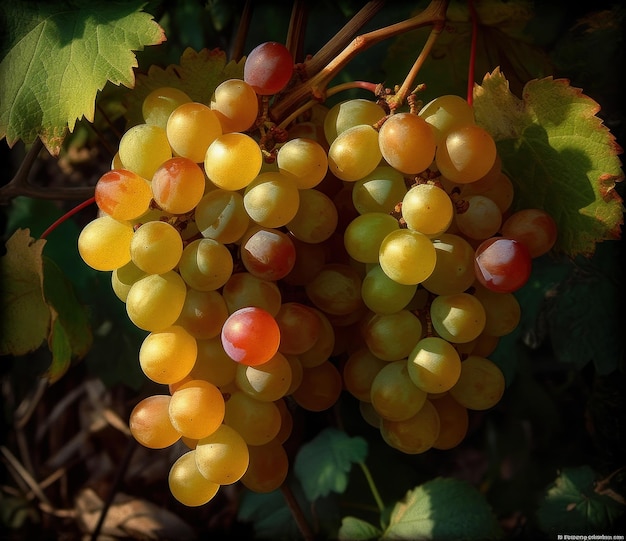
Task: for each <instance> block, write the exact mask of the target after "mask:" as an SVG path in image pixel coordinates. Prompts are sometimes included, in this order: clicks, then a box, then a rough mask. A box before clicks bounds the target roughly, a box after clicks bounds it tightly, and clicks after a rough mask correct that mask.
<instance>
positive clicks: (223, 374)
mask: <svg viewBox="0 0 626 541" xmlns="http://www.w3.org/2000/svg"><path fill="white" fill-rule="evenodd" d="M238 366H239V364H238V363H236V362H235V361H233V360H232V359H231V358H230V357H229V356H228V354H227V353H226V351H224V346H222V340H221V338H220V336H219V335H218V336H216V337H214V338H210V339H208V340H198V356H197V357H196V362H195V364H194V365H193V368H192V369H191V372H189V376H188V377H190V378H191V379H203V380H205V381H208V382H210V383H212V384H213V385H215V386H216V387H224V386H226V385H228V384H230V383H233V382H234V381H235V375H236V373H237V367H238Z"/></svg>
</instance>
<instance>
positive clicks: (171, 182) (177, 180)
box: [151, 157, 205, 214]
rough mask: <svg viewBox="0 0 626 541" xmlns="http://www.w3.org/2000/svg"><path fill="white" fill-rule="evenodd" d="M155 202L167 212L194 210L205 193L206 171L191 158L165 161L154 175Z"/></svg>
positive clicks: (152, 184) (153, 193) (178, 212)
mask: <svg viewBox="0 0 626 541" xmlns="http://www.w3.org/2000/svg"><path fill="white" fill-rule="evenodd" d="M151 186H152V195H153V197H154V202H155V203H156V204H157V205H158V206H159V207H160V208H162V209H163V210H164V211H166V212H170V213H171V214H183V213H185V212H189V211H191V210H193V209H194V208H195V207H196V205H197V204H198V202H199V201H200V199H201V198H202V196H203V195H204V189H205V181H204V173H203V171H202V169H200V167H199V166H198V164H197V163H194V162H193V161H192V160H190V159H189V158H183V157H176V158H171V159H169V160H166V161H165V162H163V163H162V164H161V165H160V166H159V168H158V169H157V170H156V171H155V173H154V175H153V176H152V183H151Z"/></svg>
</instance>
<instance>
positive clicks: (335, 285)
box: [305, 263, 363, 316]
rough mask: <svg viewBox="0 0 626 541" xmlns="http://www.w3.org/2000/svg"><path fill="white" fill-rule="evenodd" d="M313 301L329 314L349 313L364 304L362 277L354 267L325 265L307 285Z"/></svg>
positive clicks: (308, 293) (337, 264) (306, 289)
mask: <svg viewBox="0 0 626 541" xmlns="http://www.w3.org/2000/svg"><path fill="white" fill-rule="evenodd" d="M305 291H306V294H307V296H308V297H309V299H310V300H311V302H313V304H314V305H315V306H316V307H317V308H319V309H320V310H322V311H323V312H326V313H328V314H333V315H338V316H341V315H347V314H351V313H353V312H356V311H358V310H359V309H360V308H361V307H362V306H363V300H362V298H361V277H360V275H359V273H358V272H357V271H356V270H355V269H354V268H352V267H350V266H348V265H345V264H341V263H329V264H328V265H324V267H323V268H322V270H321V271H320V272H319V273H318V274H317V276H316V277H315V278H314V279H313V280H312V281H311V282H309V283H308V284H307V285H306V286H305Z"/></svg>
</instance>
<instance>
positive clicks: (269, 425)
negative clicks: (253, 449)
mask: <svg viewBox="0 0 626 541" xmlns="http://www.w3.org/2000/svg"><path fill="white" fill-rule="evenodd" d="M235 378H236V376H235ZM280 423H281V415H280V410H279V409H278V406H277V405H276V404H275V403H274V402H272V401H264V400H259V399H257V398H253V397H252V396H250V395H249V394H247V393H244V392H243V391H235V392H233V393H232V394H231V395H230V397H229V398H228V400H227V401H226V412H225V414H224V424H226V425H228V426H230V427H231V428H233V429H234V430H236V431H237V433H238V434H239V435H240V436H241V437H242V438H243V439H244V441H245V442H246V443H247V444H248V445H263V444H265V443H268V442H269V441H271V440H273V439H274V438H275V437H276V435H277V434H278V432H279V430H280Z"/></svg>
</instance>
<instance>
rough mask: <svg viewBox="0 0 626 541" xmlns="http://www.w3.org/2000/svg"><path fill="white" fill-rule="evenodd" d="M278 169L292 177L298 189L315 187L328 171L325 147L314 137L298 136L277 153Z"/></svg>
mask: <svg viewBox="0 0 626 541" xmlns="http://www.w3.org/2000/svg"><path fill="white" fill-rule="evenodd" d="M276 163H277V164H278V170H279V171H280V172H281V173H282V174H283V175H286V176H289V177H290V178H292V179H293V180H294V181H295V183H296V186H297V187H298V189H300V190H303V189H307V188H314V187H315V186H317V185H318V184H319V183H320V182H322V180H323V179H324V177H325V176H326V172H327V171H328V156H327V155H326V150H325V149H324V147H323V146H322V145H321V144H320V143H318V142H317V141H314V140H313V139H308V138H303V137H297V138H295V139H291V140H289V141H287V142H286V143H285V144H284V145H282V146H281V147H280V148H279V149H278V153H277V154H276Z"/></svg>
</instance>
